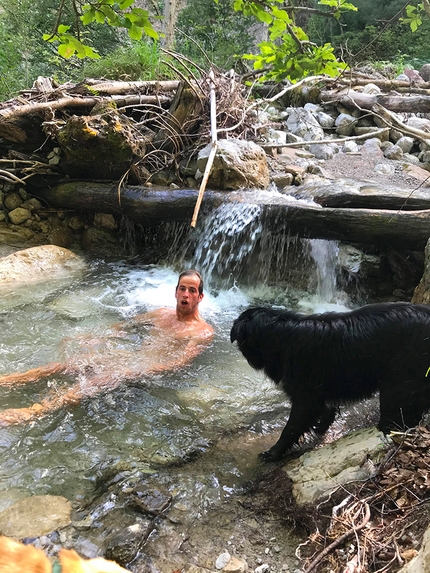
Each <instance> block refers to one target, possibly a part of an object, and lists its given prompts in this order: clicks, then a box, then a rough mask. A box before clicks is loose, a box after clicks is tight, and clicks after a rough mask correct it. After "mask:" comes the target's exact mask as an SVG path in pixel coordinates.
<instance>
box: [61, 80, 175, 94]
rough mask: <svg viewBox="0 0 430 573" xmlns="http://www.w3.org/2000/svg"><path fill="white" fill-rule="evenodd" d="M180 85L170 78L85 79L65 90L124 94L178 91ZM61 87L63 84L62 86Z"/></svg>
mask: <svg viewBox="0 0 430 573" xmlns="http://www.w3.org/2000/svg"><path fill="white" fill-rule="evenodd" d="M178 86H179V80H168V81H156V80H154V81H146V82H143V81H140V82H115V81H109V82H107V81H106V82H100V81H95V80H85V82H82V83H80V84H78V85H77V86H74V87H67V86H65V88H66V89H65V90H64V91H68V92H69V93H82V94H94V95H95V94H96V93H97V95H99V94H106V95H108V94H110V95H114V94H123V93H130V92H131V93H134V92H140V93H142V92H143V93H145V94H147V93H149V94H154V93H155V92H157V93H160V92H161V93H162V92H171V91H176V90H177V89H178ZM59 89H61V86H60V88H59Z"/></svg>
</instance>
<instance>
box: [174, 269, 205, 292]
mask: <svg viewBox="0 0 430 573" xmlns="http://www.w3.org/2000/svg"><path fill="white" fill-rule="evenodd" d="M193 275H194V276H196V277H197V278H198V279H199V294H203V277H202V275H201V274H200V273H199V271H196V270H195V269H188V270H187V271H182V273H181V274H180V275H179V278H178V284H177V285H176V290H178V287H179V284H180V282H181V279H182V277H191V276H193Z"/></svg>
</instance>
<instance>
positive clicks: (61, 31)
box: [57, 24, 70, 34]
mask: <svg viewBox="0 0 430 573" xmlns="http://www.w3.org/2000/svg"><path fill="white" fill-rule="evenodd" d="M69 29H70V26H65V25H64V24H60V25H59V26H58V30H57V32H58V34H65V33H66V32H67V30H69Z"/></svg>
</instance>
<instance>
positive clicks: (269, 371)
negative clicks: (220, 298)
mask: <svg viewBox="0 0 430 573" xmlns="http://www.w3.org/2000/svg"><path fill="white" fill-rule="evenodd" d="M230 339H231V341H232V342H234V341H235V340H237V343H238V347H239V349H240V351H241V352H242V354H243V356H244V357H245V358H246V359H247V361H248V362H249V364H250V365H251V366H252V367H253V368H255V369H256V370H264V372H265V373H266V375H267V376H268V377H269V378H270V379H271V380H273V381H274V382H275V384H277V385H279V386H280V387H281V388H282V390H284V392H285V393H286V394H287V396H288V397H289V398H290V400H291V412H290V417H289V420H288V423H287V424H286V426H285V428H284V430H283V431H282V434H281V437H280V438H279V440H278V441H277V443H276V444H275V445H274V446H273V447H272V448H270V450H268V451H267V452H264V453H263V454H262V455H263V457H264V458H265V459H267V460H270V461H274V460H279V459H280V458H281V457H282V456H283V454H284V453H285V452H286V451H287V450H289V449H290V448H291V447H292V446H293V445H294V444H295V443H297V441H298V440H299V438H300V437H301V436H302V435H303V434H304V433H305V432H307V431H310V430H312V431H314V432H316V433H317V434H319V435H322V434H324V433H325V432H326V431H327V430H328V428H329V426H330V425H331V423H332V422H333V421H334V419H335V417H336V413H337V408H338V406H339V405H341V404H348V403H352V402H356V401H358V400H362V399H364V398H369V397H370V396H372V395H373V394H374V393H375V392H376V391H378V390H379V403H380V419H379V424H378V427H379V429H380V430H382V431H383V432H384V433H388V432H389V431H390V430H392V429H394V428H397V429H403V428H405V427H413V426H416V425H417V424H419V422H420V420H421V418H422V415H423V413H424V412H426V411H427V410H428V409H429V407H430V306H429V307H427V306H424V305H414V304H409V303H383V304H371V305H368V306H365V307H363V308H360V309H358V310H353V311H351V312H344V313H324V314H313V315H309V316H305V315H301V314H297V313H295V312H290V311H286V310H277V309H270V308H264V307H258V308H251V309H248V310H246V311H245V312H243V313H242V314H241V315H240V316H239V317H238V318H237V319H236V320H235V321H234V323H233V327H232V329H231V334H230Z"/></svg>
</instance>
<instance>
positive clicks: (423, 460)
mask: <svg viewBox="0 0 430 573" xmlns="http://www.w3.org/2000/svg"><path fill="white" fill-rule="evenodd" d="M392 439H393V442H394V445H393V446H392V447H391V448H390V450H389V451H388V452H387V455H386V457H385V459H384V460H383V461H382V462H381V464H380V465H379V466H378V467H377V468H373V470H374V471H373V473H372V476H371V477H370V478H368V479H367V480H366V481H364V482H354V483H350V484H348V485H346V486H341V487H339V488H338V489H337V490H336V491H335V492H334V493H333V494H332V495H330V496H329V498H328V499H326V500H324V501H323V502H321V503H320V504H319V505H317V506H315V505H311V504H309V505H306V506H301V507H297V505H295V502H294V499H293V496H292V493H291V484H290V483H288V478H287V476H286V474H285V472H283V471H282V470H281V469H278V470H275V471H274V472H271V473H270V474H268V475H266V476H264V477H263V479H260V480H259V481H258V483H257V484H256V485H255V486H254V488H253V491H252V492H249V493H251V494H252V495H250V496H249V497H247V501H246V502H245V504H244V505H245V506H246V507H248V508H249V509H252V510H253V511H254V512H257V513H259V514H263V513H264V512H265V513H266V515H267V511H268V510H269V511H272V512H274V513H275V512H276V514H277V517H278V518H279V517H281V520H282V521H284V523H285V524H287V525H289V526H291V524H294V526H295V527H299V528H301V529H302V531H303V530H304V531H305V532H306V533H307V535H308V538H307V540H306V541H305V542H304V543H302V544H301V545H300V546H299V547H298V548H297V550H296V555H297V557H298V558H299V559H300V560H301V562H302V570H303V572H304V573H315V572H322V571H330V572H333V573H368V572H370V571H373V572H375V573H383V572H384V573H394V572H395V571H398V570H399V569H400V568H401V567H402V566H403V565H404V564H405V563H406V562H408V561H410V559H412V558H413V557H414V556H415V555H416V554H417V552H418V549H419V546H420V544H421V541H422V536H423V534H424V532H425V530H426V528H427V527H428V524H429V511H430V510H429V507H428V501H430V431H429V430H428V429H427V428H426V427H424V426H420V427H417V428H415V429H413V430H409V431H407V432H406V433H400V432H399V433H394V434H392Z"/></svg>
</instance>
